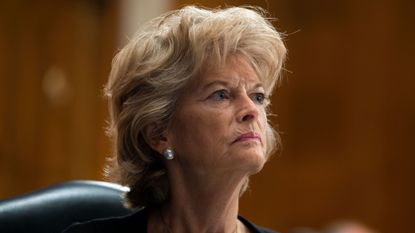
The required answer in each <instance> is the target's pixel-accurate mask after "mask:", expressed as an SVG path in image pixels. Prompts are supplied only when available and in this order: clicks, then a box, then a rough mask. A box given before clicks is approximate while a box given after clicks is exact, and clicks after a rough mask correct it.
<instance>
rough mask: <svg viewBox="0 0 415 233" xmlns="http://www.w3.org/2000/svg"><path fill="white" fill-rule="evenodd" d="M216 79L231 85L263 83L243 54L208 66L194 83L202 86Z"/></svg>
mask: <svg viewBox="0 0 415 233" xmlns="http://www.w3.org/2000/svg"><path fill="white" fill-rule="evenodd" d="M215 81H222V82H226V83H228V84H230V85H240V84H241V85H258V84H259V85H262V81H261V80H260V78H259V77H258V75H257V73H256V72H255V70H254V69H253V68H252V66H251V65H250V63H249V62H247V60H246V59H244V58H243V57H242V56H231V57H230V58H229V59H227V62H226V63H225V64H224V65H223V66H218V67H212V68H210V69H209V68H206V69H205V70H204V72H201V74H200V75H199V76H198V78H196V80H195V82H194V83H193V84H194V85H197V86H199V87H200V86H204V85H206V84H210V83H211V82H215Z"/></svg>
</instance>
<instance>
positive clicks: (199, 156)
mask: <svg viewBox="0 0 415 233" xmlns="http://www.w3.org/2000/svg"><path fill="white" fill-rule="evenodd" d="M266 95H267V94H266V93H265V91H264V87H263V86H262V83H261V81H260V79H259V78H258V77H257V75H256V73H255V71H254V70H253V69H252V67H251V66H250V65H249V64H248V63H247V62H246V61H245V60H244V59H243V58H241V57H238V56H234V57H232V58H231V59H229V62H228V63H227V65H226V66H225V67H224V68H223V69H220V70H215V71H213V72H209V73H206V74H205V75H203V76H202V77H201V78H200V79H197V80H194V81H193V82H192V83H190V84H189V86H188V88H187V89H186V91H185V92H184V94H183V96H182V97H181V98H180V100H179V102H178V106H177V109H176V114H175V117H174V119H173V124H172V126H171V128H170V129H169V131H168V141H169V143H170V146H171V148H172V149H173V150H174V151H175V153H176V158H177V160H178V162H179V163H180V164H181V165H182V167H184V168H185V169H194V170H195V171H197V172H199V173H204V172H209V173H212V171H218V172H221V171H222V172H227V171H229V169H232V170H235V171H241V172H243V173H244V174H247V175H249V174H252V173H256V172H258V171H259V170H261V168H262V167H263V165H264V163H265V160H266V159H265V154H266V139H265V126H266V121H267V119H266V113H265V101H266Z"/></svg>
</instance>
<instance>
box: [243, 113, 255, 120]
mask: <svg viewBox="0 0 415 233" xmlns="http://www.w3.org/2000/svg"><path fill="white" fill-rule="evenodd" d="M253 118H254V115H252V114H246V115H245V116H243V117H242V121H249V120H252V119H253Z"/></svg>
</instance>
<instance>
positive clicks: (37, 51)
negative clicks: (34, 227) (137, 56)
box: [0, 0, 118, 199]
mask: <svg viewBox="0 0 415 233" xmlns="http://www.w3.org/2000/svg"><path fill="white" fill-rule="evenodd" d="M116 4H117V3H116V2H115V1H84V0H75V1H72V0H59V1H46V0H45V1H2V2H1V3H0V21H1V23H0V49H1V52H0V93H1V94H0V116H1V117H0V126H1V127H0V141H1V144H0V146H1V147H0V198H1V199H2V198H5V197H8V196H12V195H17V194H20V193H24V192H28V191H31V190H33V189H36V188H39V187H44V186H47V185H50V184H52V183H56V182H61V181H64V180H72V179H101V178H102V176H101V172H102V165H103V162H104V158H105V156H106V155H107V154H108V153H109V145H108V142H107V140H106V138H105V135H104V131H103V128H104V127H105V119H106V112H107V111H106V102H105V100H104V99H103V96H102V87H103V85H104V83H105V81H106V78H107V74H108V72H109V69H110V64H111V59H112V56H113V54H114V51H115V46H116V43H117V41H116V39H117V24H116V23H117V20H118V18H117V12H118V11H117V5H116Z"/></svg>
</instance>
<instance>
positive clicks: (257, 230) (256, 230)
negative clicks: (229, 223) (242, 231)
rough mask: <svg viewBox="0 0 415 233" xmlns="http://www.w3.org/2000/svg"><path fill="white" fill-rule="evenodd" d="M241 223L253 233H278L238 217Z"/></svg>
mask: <svg viewBox="0 0 415 233" xmlns="http://www.w3.org/2000/svg"><path fill="white" fill-rule="evenodd" d="M238 219H239V221H241V222H242V223H243V224H244V225H245V226H246V227H248V229H249V230H250V231H251V232H252V233H278V232H276V231H273V230H270V229H267V228H264V227H260V226H257V225H255V224H254V223H252V222H251V221H249V220H248V219H246V218H244V217H242V216H238Z"/></svg>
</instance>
